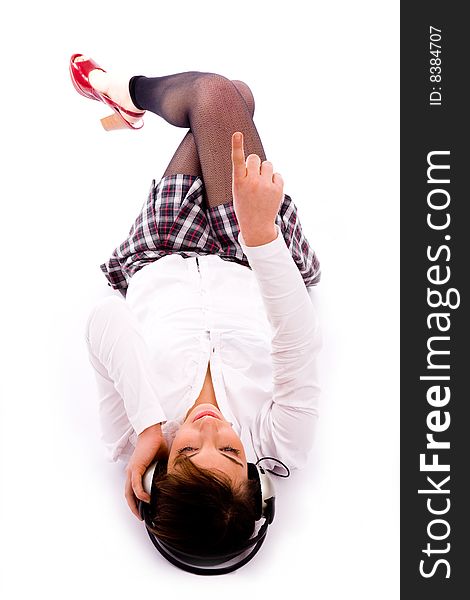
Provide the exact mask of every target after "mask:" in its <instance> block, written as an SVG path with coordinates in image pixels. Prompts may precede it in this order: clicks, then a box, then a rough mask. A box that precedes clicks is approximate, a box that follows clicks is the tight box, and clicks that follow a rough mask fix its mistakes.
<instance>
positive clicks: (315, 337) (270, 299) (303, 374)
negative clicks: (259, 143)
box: [232, 132, 320, 467]
mask: <svg viewBox="0 0 470 600" xmlns="http://www.w3.org/2000/svg"><path fill="white" fill-rule="evenodd" d="M239 133H240V132H236V133H235V134H234V135H233V136H232V181H233V186H232V191H233V198H234V208H235V213H236V215H237V220H238V223H239V226H240V234H239V238H238V239H239V242H240V245H241V247H242V249H243V251H244V253H245V255H246V257H247V259H248V262H249V263H250V266H251V268H252V270H253V272H254V274H255V276H256V279H257V281H258V284H259V288H260V291H261V295H262V297H263V301H264V305H265V308H266V313H267V316H268V319H269V322H270V323H271V326H272V329H273V338H272V353H271V356H272V368H273V384H274V390H273V403H272V405H271V406H270V407H268V409H267V410H265V411H264V412H263V413H262V414H259V415H258V422H257V429H258V435H259V443H260V451H261V452H262V453H263V454H268V455H270V454H271V455H274V456H277V457H279V458H281V460H283V461H284V462H287V463H288V464H290V465H291V466H293V467H301V466H303V464H304V463H305V462H306V460H307V453H308V451H309V449H310V448H311V446H312V444H313V432H314V426H315V423H316V420H317V403H318V396H319V385H318V373H317V355H318V350H319V348H320V333H319V325H318V319H317V315H316V312H315V309H314V307H313V305H312V302H311V299H310V296H309V294H308V292H307V288H306V287H305V283H304V281H303V278H302V276H301V274H300V272H299V270H298V268H297V265H296V264H295V262H294V259H293V258H292V255H291V253H290V251H289V249H288V247H287V245H286V243H285V240H284V238H283V236H282V235H281V231H280V229H279V227H278V225H276V224H275V220H276V216H277V214H278V212H279V208H280V205H281V201H282V199H283V195H284V194H283V185H284V184H283V180H282V177H281V176H280V175H279V173H273V166H272V164H271V163H270V162H269V161H263V162H261V161H260V158H259V157H258V156H256V155H253V154H250V155H249V156H248V157H247V159H246V161H245V154H244V150H243V136H242V135H241V134H240V135H239Z"/></svg>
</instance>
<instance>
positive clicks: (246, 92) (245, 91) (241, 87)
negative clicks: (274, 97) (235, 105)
mask: <svg viewBox="0 0 470 600" xmlns="http://www.w3.org/2000/svg"><path fill="white" fill-rule="evenodd" d="M232 83H233V85H234V86H235V87H236V88H237V90H238V91H239V92H240V94H241V95H242V96H243V100H245V103H246V105H247V106H248V110H249V111H250V115H251V116H253V115H254V114H255V98H254V96H253V92H252V91H251V89H250V88H249V87H248V85H247V84H246V83H245V82H244V81H240V80H238V79H232Z"/></svg>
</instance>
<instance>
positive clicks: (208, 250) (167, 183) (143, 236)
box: [101, 174, 320, 290]
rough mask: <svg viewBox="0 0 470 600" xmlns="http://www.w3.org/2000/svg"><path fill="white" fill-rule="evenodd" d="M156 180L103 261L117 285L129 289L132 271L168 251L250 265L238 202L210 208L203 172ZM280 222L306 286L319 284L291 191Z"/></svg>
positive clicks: (317, 266) (315, 262)
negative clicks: (121, 238)
mask: <svg viewBox="0 0 470 600" xmlns="http://www.w3.org/2000/svg"><path fill="white" fill-rule="evenodd" d="M155 182H156V180H155V179H154V180H153V181H152V184H151V186H150V191H149V195H148V198H147V200H146V202H145V203H144V206H143V207H142V210H141V212H140V214H139V215H138V217H137V219H136V220H135V222H134V224H133V225H132V227H131V230H130V231H129V235H128V237H127V238H126V239H125V240H124V241H123V242H122V244H121V245H120V246H118V247H117V248H116V249H115V250H114V252H113V253H112V255H111V257H110V259H109V260H108V261H107V262H105V263H103V264H102V265H101V270H102V271H103V273H104V274H105V276H106V278H107V279H108V281H109V285H110V286H111V287H113V288H114V289H117V290H125V289H126V288H127V285H128V282H129V279H130V278H131V277H132V275H134V274H135V273H136V272H137V271H138V270H139V269H141V268H142V267H144V266H145V265H147V264H149V263H151V262H153V261H155V260H158V259H159V258H162V256H166V255H167V254H181V255H182V256H183V257H184V258H188V257H194V256H197V255H200V254H217V255H218V256H220V258H222V259H223V260H229V261H234V262H237V263H239V264H242V265H244V266H246V267H248V268H250V265H249V263H248V259H247V257H246V256H245V254H244V253H243V250H242V248H241V246H240V244H239V243H238V240H237V236H238V233H239V227H238V222H237V218H236V215H235V210H234V208H233V203H231V202H229V203H226V204H220V205H219V206H214V207H206V202H205V193H204V182H203V179H202V178H201V177H199V176H197V175H184V174H175V175H167V176H165V177H163V178H162V179H161V180H160V181H159V183H158V184H157V185H155ZM276 223H277V224H278V225H279V227H280V229H281V232H282V235H283V237H284V239H285V241H286V245H287V247H288V248H289V250H290V252H291V255H292V258H293V259H294V261H295V263H296V265H297V268H298V269H299V271H300V273H301V275H302V277H303V280H304V282H305V285H306V286H307V287H309V286H312V285H316V284H317V283H318V282H319V281H320V264H319V262H318V259H317V257H316V255H315V253H314V251H313V250H312V248H311V247H310V245H309V243H308V241H307V239H306V237H305V236H304V234H303V232H302V227H301V225H300V221H299V219H298V216H297V208H296V206H295V204H294V202H293V201H292V198H291V197H290V196H288V195H287V194H284V199H283V201H282V204H281V207H280V210H279V213H278V215H277V217H276Z"/></svg>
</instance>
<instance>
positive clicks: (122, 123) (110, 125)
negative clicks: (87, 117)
mask: <svg viewBox="0 0 470 600" xmlns="http://www.w3.org/2000/svg"><path fill="white" fill-rule="evenodd" d="M101 125H103V127H104V128H105V129H106V131H112V130H113V129H126V128H129V127H130V125H129V124H128V123H126V120H125V119H124V118H123V117H121V116H120V115H118V114H117V113H113V114H112V115H109V116H108V117H104V118H103V119H101Z"/></svg>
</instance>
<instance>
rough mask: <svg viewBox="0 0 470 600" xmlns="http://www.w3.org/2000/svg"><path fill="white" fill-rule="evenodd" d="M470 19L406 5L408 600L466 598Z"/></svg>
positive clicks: (404, 564) (457, 12)
mask: <svg viewBox="0 0 470 600" xmlns="http://www.w3.org/2000/svg"><path fill="white" fill-rule="evenodd" d="M463 9H464V5H463V4H458V3H457V2H451V3H444V2H436V1H434V0H431V1H429V0H428V1H426V2H423V1H421V2H412V3H409V2H402V3H401V38H402V41H401V44H402V45H401V59H400V60H401V90H400V93H401V520H402V524H401V597H402V598H404V599H408V598H426V600H432V599H434V598H440V599H442V598H446V599H447V600H453V599H454V598H455V599H457V598H462V597H463V596H462V594H463V595H464V596H465V595H466V593H468V588H469V585H468V573H469V566H468V556H469V551H468V540H469V535H468V534H469V522H470V498H469V489H470V469H469V461H470V410H469V405H470V395H469V391H468V386H467V381H466V375H467V373H468V372H469V371H470V352H469V345H468V334H469V329H470V328H469V326H468V322H469V316H470V315H469V312H468V287H469V286H468V280H469V276H470V269H469V259H470V249H469V240H470V223H469V217H468V214H469V208H470V194H469V191H468V173H469V170H470V168H469V167H470V155H469V151H468V143H469V133H470V127H469V123H470V119H469V110H470V106H469V104H468V101H467V97H466V93H465V89H468V81H467V79H468V56H469V50H468V39H469V36H468V31H467V28H468V24H467V22H466V19H465V18H464V14H463ZM458 590H459V591H458ZM463 590H467V592H464V591H463Z"/></svg>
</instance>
